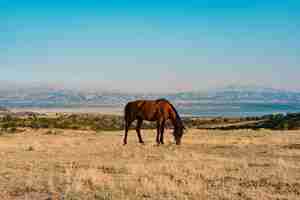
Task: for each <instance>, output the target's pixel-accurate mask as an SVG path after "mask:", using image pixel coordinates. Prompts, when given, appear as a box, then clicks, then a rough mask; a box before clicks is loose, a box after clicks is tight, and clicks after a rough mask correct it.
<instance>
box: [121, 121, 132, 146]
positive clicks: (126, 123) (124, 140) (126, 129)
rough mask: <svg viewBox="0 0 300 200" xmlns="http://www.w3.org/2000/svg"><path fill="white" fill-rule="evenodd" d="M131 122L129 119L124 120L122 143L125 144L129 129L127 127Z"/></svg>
mask: <svg viewBox="0 0 300 200" xmlns="http://www.w3.org/2000/svg"><path fill="white" fill-rule="evenodd" d="M131 123H132V121H129V120H126V121H125V135H124V139H123V144H124V145H126V144H127V136H128V131H129V127H130V125H131Z"/></svg>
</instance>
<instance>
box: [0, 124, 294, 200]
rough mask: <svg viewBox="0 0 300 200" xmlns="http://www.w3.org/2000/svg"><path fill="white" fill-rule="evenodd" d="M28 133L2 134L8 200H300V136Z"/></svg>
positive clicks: (1, 186)
mask: <svg viewBox="0 0 300 200" xmlns="http://www.w3.org/2000/svg"><path fill="white" fill-rule="evenodd" d="M154 133H155V131H154V130H143V136H144V139H145V141H146V144H145V145H140V144H138V143H137V138H136V134H135V132H134V131H131V132H130V133H129V141H128V145H127V146H122V145H121V144H122V137H123V132H119V131H112V132H106V131H105V132H95V131H80V130H54V129H53V130H52V129H38V130H32V129H24V131H23V132H20V133H14V134H12V133H4V134H2V135H1V136H0V158H1V159H0V199H7V200H9V199H28V200H29V199H30V200H35V199H36V200H46V199H47V200H50V199H67V200H71V199H72V200H75V199H76V200H77V199H99V200H104V199H107V200H109V199H128V200H129V199H130V200H135V199H139V200H140V199H157V200H158V199H195V200H199V199H261V200H262V199H295V200H296V199H300V132H299V131H269V130H258V131H252V130H234V131H217V130H213V131H212V130H210V131H207V130H196V129H192V130H189V132H188V133H187V134H186V135H185V136H184V138H183V141H182V145H181V146H176V145H174V144H173V138H172V136H171V134H170V131H167V133H166V144H165V145H162V146H156V145H155V143H154V141H155V135H154Z"/></svg>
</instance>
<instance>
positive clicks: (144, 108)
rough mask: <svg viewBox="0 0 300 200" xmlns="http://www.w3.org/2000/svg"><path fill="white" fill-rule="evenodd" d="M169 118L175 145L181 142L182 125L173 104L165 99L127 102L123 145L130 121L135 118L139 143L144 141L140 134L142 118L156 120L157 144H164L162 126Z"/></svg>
mask: <svg viewBox="0 0 300 200" xmlns="http://www.w3.org/2000/svg"><path fill="white" fill-rule="evenodd" d="M169 119H170V120H171V122H172V124H173V126H174V132H173V135H174V138H175V142H176V144H177V145H179V144H180V143H181V137H182V135H183V131H184V129H185V128H184V125H183V123H182V120H181V118H180V116H179V115H178V113H177V111H176V109H175V108H174V106H173V105H172V104H171V103H170V102H169V101H168V100H166V99H158V100H137V101H132V102H129V103H128V104H127V105H126V106H125V135H124V141H123V142H124V145H126V144H127V134H128V130H129V127H130V125H131V123H132V122H133V121H135V120H137V126H136V132H137V136H138V139H139V142H140V143H144V141H143V139H142V136H141V126H142V123H143V120H146V121H156V123H157V136H156V142H157V144H164V128H165V123H166V121H167V120H169Z"/></svg>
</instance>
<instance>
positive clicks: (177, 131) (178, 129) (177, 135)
mask: <svg viewBox="0 0 300 200" xmlns="http://www.w3.org/2000/svg"><path fill="white" fill-rule="evenodd" d="M184 131H185V127H184V126H180V127H176V128H175V129H174V132H173V135H174V138H175V142H176V144H177V145H180V144H181V138H182V136H183V134H184Z"/></svg>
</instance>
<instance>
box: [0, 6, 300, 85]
mask: <svg viewBox="0 0 300 200" xmlns="http://www.w3.org/2000/svg"><path fill="white" fill-rule="evenodd" d="M299 10H300V1H297V0H286V1H282V0H280V1H279V0H272V1H271V0H260V1H256V0H226V1H212V0H210V1H208V0H207V1H206V0H202V1H200V0H199V1H196V0H190V1H188V0H186V1H183V0H182V1H176V0H172V1H171V0H164V1H162V0H161V1H158V0H151V1H143V0H131V1H129V0H128V1H127V0H107V1H100V0H74V1H66V0H65V1H63V0H51V1H50V0H49V1H46V0H45V1H39V0H36V1H33V0H26V1H24V0H19V1H18V0H0V20H1V21H0V44H1V45H0V70H1V71H0V72H1V74H0V80H6V81H14V82H16V81H18V82H36V81H38V82H49V83H62V84H66V85H70V86H73V87H83V88H84V87H98V88H105V89H120V90H130V91H174V90H198V89H207V88H212V87H222V86H226V85H231V84H240V85H245V84H246V85H249V84H255V85H263V86H270V87H275V88H285V89H300V79H299V74H300V66H299V64H300V41H299V40H300V12H299Z"/></svg>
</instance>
